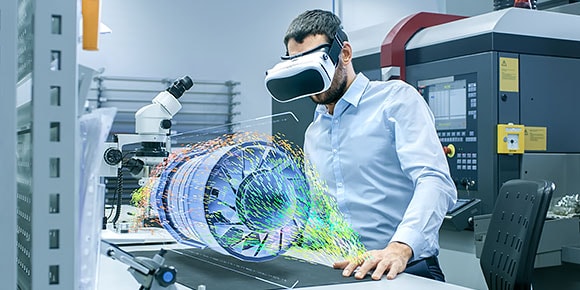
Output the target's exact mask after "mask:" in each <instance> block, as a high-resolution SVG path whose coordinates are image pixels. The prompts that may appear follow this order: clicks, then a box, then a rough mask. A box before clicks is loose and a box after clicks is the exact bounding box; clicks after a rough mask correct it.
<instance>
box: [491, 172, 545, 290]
mask: <svg viewBox="0 0 580 290" xmlns="http://www.w3.org/2000/svg"><path fill="white" fill-rule="evenodd" d="M554 189H555V185H554V184H553V183H552V182H549V181H543V180H542V181H530V180H510V181H508V182H506V183H504V184H503V185H502V187H501V189H500V192H499V195H498V197H497V199H496V202H495V207H494V209H493V212H492V214H491V220H490V223H489V228H488V230H487V235H486V238H485V242H484V244H483V249H482V251H481V259H480V265H481V269H482V271H483V275H484V277H485V281H486V282H487V286H488V287H489V289H490V290H496V289H501V290H512V289H518V290H519V289H526V290H528V289H530V288H531V282H532V273H533V270H534V261H535V258H536V252H537V250H538V243H539V241H540V235H541V234H542V229H543V227H544V221H545V219H546V213H547V211H548V207H549V204H550V199H551V198H552V192H553V191H554Z"/></svg>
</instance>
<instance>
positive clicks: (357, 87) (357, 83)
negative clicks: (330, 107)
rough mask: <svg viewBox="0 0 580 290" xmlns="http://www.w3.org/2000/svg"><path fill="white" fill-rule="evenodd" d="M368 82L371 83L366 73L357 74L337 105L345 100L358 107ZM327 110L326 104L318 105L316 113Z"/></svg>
mask: <svg viewBox="0 0 580 290" xmlns="http://www.w3.org/2000/svg"><path fill="white" fill-rule="evenodd" d="M368 84H369V79H368V78H367V77H366V76H365V75H364V74H362V73H358V74H357V75H356V77H355V79H354V81H353V82H352V84H350V87H348V89H347V90H346V92H345V93H344V95H343V96H342V98H340V100H338V102H337V105H338V104H339V103H340V102H341V100H343V101H344V102H347V103H349V104H351V105H353V106H354V107H357V106H358V104H359V103H360V99H361V97H362V94H363V93H364V91H365V89H366V87H367V85H368ZM335 110H336V107H335ZM326 112H327V109H326V106H325V105H317V106H316V113H317V114H324V113H326Z"/></svg>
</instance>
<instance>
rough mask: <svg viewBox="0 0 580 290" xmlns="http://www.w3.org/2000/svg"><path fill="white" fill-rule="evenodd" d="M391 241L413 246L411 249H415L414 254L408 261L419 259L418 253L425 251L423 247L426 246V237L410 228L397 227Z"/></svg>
mask: <svg viewBox="0 0 580 290" xmlns="http://www.w3.org/2000/svg"><path fill="white" fill-rule="evenodd" d="M390 242H391V243H392V242H400V243H404V244H407V245H408V246H409V247H411V250H413V256H412V257H411V259H409V261H408V262H413V261H415V260H417V259H419V258H420V257H419V256H417V253H421V252H423V249H424V248H425V238H424V237H422V236H421V233H419V232H417V231H415V230H412V229H410V228H400V229H397V231H396V232H395V234H394V235H393V238H392V239H391V241H390Z"/></svg>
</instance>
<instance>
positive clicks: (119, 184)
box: [113, 168, 123, 228]
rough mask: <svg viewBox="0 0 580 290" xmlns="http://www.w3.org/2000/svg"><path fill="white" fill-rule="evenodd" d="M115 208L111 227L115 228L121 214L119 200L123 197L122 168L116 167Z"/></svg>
mask: <svg viewBox="0 0 580 290" xmlns="http://www.w3.org/2000/svg"><path fill="white" fill-rule="evenodd" d="M116 195H117V208H116V209H115V217H113V228H116V227H117V226H116V225H117V221H118V220H119V217H120V216H121V201H122V197H123V168H117V191H116Z"/></svg>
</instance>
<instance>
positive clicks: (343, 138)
mask: <svg viewBox="0 0 580 290" xmlns="http://www.w3.org/2000/svg"><path fill="white" fill-rule="evenodd" d="M304 151H305V155H306V158H307V160H309V161H310V162H311V163H312V164H313V165H314V167H315V170H317V172H318V174H319V175H320V177H321V178H322V179H323V180H324V181H325V182H326V184H327V185H328V193H329V194H331V195H332V196H334V197H335V198H336V201H337V202H338V206H339V209H340V210H341V212H342V213H343V214H344V216H345V217H346V219H347V220H348V221H349V222H350V224H351V226H352V227H353V229H354V230H355V231H357V232H358V233H359V234H360V236H361V242H362V243H363V244H364V245H365V247H366V248H367V250H375V249H383V248H385V247H386V246H387V245H388V244H389V243H390V242H392V241H397V242H402V243H405V244H407V245H409V246H410V247H411V248H412V249H413V257H412V258H411V260H410V261H409V262H411V261H412V260H417V259H420V258H426V257H430V256H433V255H437V254H438V253H439V242H438V240H439V228H440V226H441V223H442V222H443V218H444V217H445V213H446V212H447V209H448V208H450V207H452V206H453V205H454V203H455V201H456V199H457V191H456V189H455V185H454V183H453V181H452V179H451V177H450V175H449V167H448V165H447V160H446V159H445V155H444V153H443V149H442V146H441V143H440V142H439V139H438V137H437V132H436V130H435V122H434V118H433V114H432V113H431V110H430V109H429V106H428V105H427V103H426V102H425V101H424V99H423V98H422V96H421V95H420V94H419V93H418V92H417V90H416V89H415V88H413V87H412V86H410V85H408V84H407V83H405V82H403V81H398V80H396V81H388V82H375V81H372V82H371V81H369V79H368V78H367V77H366V76H364V75H363V74H358V75H357V76H356V79H355V80H354V82H353V83H352V84H351V86H350V87H349V88H348V90H347V92H346V93H345V94H344V96H343V97H342V98H341V99H340V100H339V101H338V102H337V103H336V105H335V107H334V114H332V115H331V114H329V113H328V111H327V109H326V106H324V105H318V107H317V108H316V113H315V116H314V121H313V122H312V123H311V124H310V125H309V126H308V129H307V130H306V136H305V142H304Z"/></svg>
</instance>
